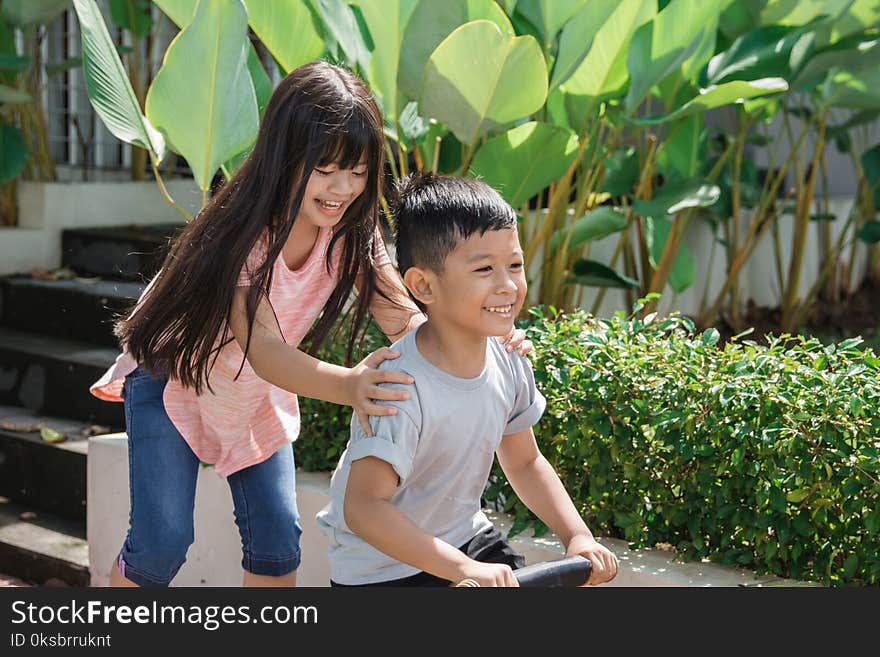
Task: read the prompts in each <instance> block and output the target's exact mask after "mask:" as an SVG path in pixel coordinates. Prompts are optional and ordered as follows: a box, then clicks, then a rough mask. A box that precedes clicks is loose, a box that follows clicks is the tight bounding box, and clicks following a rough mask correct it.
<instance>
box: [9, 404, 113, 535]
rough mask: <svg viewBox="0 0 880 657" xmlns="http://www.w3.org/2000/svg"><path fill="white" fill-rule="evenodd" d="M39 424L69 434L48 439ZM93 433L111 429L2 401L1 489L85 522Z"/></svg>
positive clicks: (24, 501)
mask: <svg viewBox="0 0 880 657" xmlns="http://www.w3.org/2000/svg"><path fill="white" fill-rule="evenodd" d="M40 427H46V428H47V429H52V430H53V431H57V432H59V433H61V434H63V435H64V436H66V439H65V440H64V441H63V442H59V443H52V442H47V441H46V440H44V439H43V437H42V435H41V433H40ZM89 433H106V430H105V429H101V428H99V427H94V426H92V425H88V424H85V423H83V422H78V421H75V420H68V419H64V418H56V417H46V416H40V415H35V414H34V413H31V412H29V411H27V410H26V409H24V408H20V407H15V406H0V495H2V496H3V497H6V498H9V499H10V500H12V501H13V502H16V503H19V504H24V505H27V506H28V507H30V508H33V509H35V510H38V511H46V512H50V513H53V514H56V515H59V516H62V517H65V518H70V519H72V520H79V521H81V522H85V519H86V466H87V457H88V445H89V441H88V437H89Z"/></svg>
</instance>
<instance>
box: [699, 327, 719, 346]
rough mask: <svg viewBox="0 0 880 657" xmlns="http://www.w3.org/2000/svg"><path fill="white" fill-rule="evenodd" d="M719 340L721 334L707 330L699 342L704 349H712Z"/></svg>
mask: <svg viewBox="0 0 880 657" xmlns="http://www.w3.org/2000/svg"><path fill="white" fill-rule="evenodd" d="M720 339H721V334H720V333H719V332H718V329H716V328H708V329H706V330H705V331H703V333H702V335H701V336H700V342H702V343H703V346H704V347H714V346H715V345H716V344H718V340H720Z"/></svg>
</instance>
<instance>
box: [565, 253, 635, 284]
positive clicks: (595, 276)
mask: <svg viewBox="0 0 880 657" xmlns="http://www.w3.org/2000/svg"><path fill="white" fill-rule="evenodd" d="M572 273H573V274H574V275H573V276H572V277H571V278H570V279H568V281H567V282H569V283H577V284H578V285H587V286H590V287H616V288H632V287H637V286H638V284H639V282H638V281H636V280H634V279H632V278H629V277H628V276H624V275H623V274H618V273H617V272H615V271H614V270H613V269H611V267H608V266H607V265H603V264H602V263H601V262H596V261H595V260H586V259H582V260H578V261H577V262H575V263H574V267H573V268H572Z"/></svg>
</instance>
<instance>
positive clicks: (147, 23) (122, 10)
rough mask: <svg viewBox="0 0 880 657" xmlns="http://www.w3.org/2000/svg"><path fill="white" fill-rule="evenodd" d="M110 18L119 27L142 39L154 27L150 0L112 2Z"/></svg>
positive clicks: (115, 0) (119, 0) (116, 0)
mask: <svg viewBox="0 0 880 657" xmlns="http://www.w3.org/2000/svg"><path fill="white" fill-rule="evenodd" d="M110 17H111V18H112V19H113V22H114V23H116V24H117V25H118V26H119V27H121V28H123V29H125V30H128V31H129V32H131V33H132V34H134V35H135V36H136V37H138V38H141V39H142V38H144V37H145V36H147V35H148V34H149V33H150V28H151V27H153V18H152V16H150V2H149V0H110Z"/></svg>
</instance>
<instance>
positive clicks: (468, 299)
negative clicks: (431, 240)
mask: <svg viewBox="0 0 880 657" xmlns="http://www.w3.org/2000/svg"><path fill="white" fill-rule="evenodd" d="M414 269H416V268H411V270H410V272H412V270H414ZM410 272H407V275H408V276H409V279H408V280H407V282H408V284H410V289H413V288H415V289H413V292H414V294H415V296H416V298H418V299H419V300H420V301H422V302H423V303H425V305H426V306H427V308H428V317H429V320H430V321H432V322H434V323H435V324H440V323H442V324H443V325H445V326H448V327H449V328H451V329H453V330H455V331H456V332H457V333H459V334H460V335H462V337H464V336H465V335H467V336H469V337H470V336H473V337H489V336H496V335H506V334H507V333H508V332H509V331H510V329H511V328H512V327H513V321H514V320H515V319H516V317H517V315H518V314H519V311H520V310H521V309H522V305H523V302H524V301H525V297H526V291H527V289H528V285H527V284H526V276H525V271H524V270H523V252H522V249H521V248H520V244H519V236H518V235H517V230H516V228H515V227H513V228H505V229H501V230H487V231H486V232H485V233H483V234H482V235H480V234H479V233H474V234H473V235H471V236H470V237H468V238H467V239H465V240H461V241H460V242H459V243H458V245H457V246H456V247H455V249H454V250H453V251H452V252H451V253H450V254H449V255H448V256H447V257H446V260H445V262H444V265H443V272H442V273H437V272H434V271H431V270H428V269H419V271H418V273H410ZM453 327H454V328H453Z"/></svg>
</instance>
